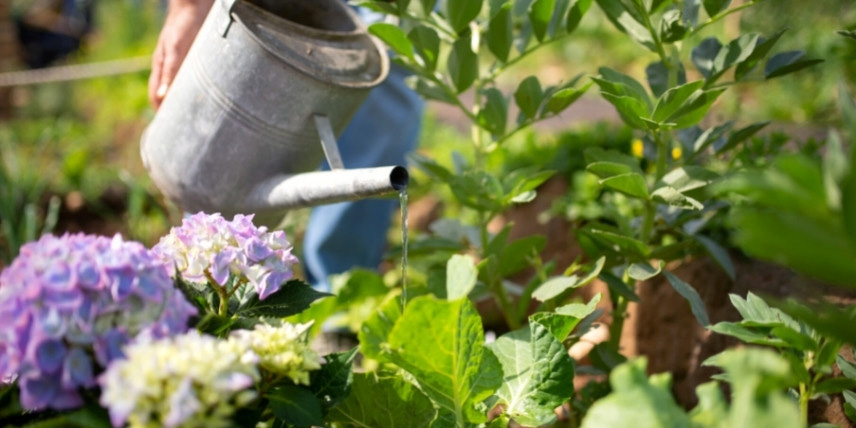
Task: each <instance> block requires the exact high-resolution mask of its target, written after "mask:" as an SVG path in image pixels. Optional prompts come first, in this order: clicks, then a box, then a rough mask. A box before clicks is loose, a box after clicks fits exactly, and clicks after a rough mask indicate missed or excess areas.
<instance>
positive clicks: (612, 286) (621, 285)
mask: <svg viewBox="0 0 856 428" xmlns="http://www.w3.org/2000/svg"><path fill="white" fill-rule="evenodd" d="M599 278H600V280H601V281H603V282H605V283H606V285H607V287H609V292H610V293H615V294H617V295H619V296H621V297H624V298H625V299H627V300H629V301H631V302H638V301H639V296H638V295H637V294H636V291H634V290H633V288H632V287H631V286H630V285H628V284H627V283H625V282H624V281H622V280H621V278H618V277H617V276H615V275H613V274H611V273H608V272H601V274H600V276H599Z"/></svg>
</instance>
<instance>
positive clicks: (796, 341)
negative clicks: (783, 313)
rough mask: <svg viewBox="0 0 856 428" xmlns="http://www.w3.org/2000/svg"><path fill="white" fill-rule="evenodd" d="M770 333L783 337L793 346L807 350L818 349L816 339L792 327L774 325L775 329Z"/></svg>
mask: <svg viewBox="0 0 856 428" xmlns="http://www.w3.org/2000/svg"><path fill="white" fill-rule="evenodd" d="M770 334H772V335H773V336H776V337H779V338H781V339H782V340H784V341H785V342H786V343H787V344H788V346H790V347H791V348H794V349H797V350H800V351H806V352H807V351H817V350H818V343H817V341H816V340H814V339H812V338H811V337H809V336H808V335H806V334H803V333H801V332H799V331H796V330H794V329H792V328H790V327H785V326H779V327H773V329H772V330H771V331H770Z"/></svg>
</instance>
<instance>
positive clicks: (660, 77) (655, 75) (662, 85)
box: [645, 61, 687, 97]
mask: <svg viewBox="0 0 856 428" xmlns="http://www.w3.org/2000/svg"><path fill="white" fill-rule="evenodd" d="M673 66H675V65H673ZM676 66H677V67H678V81H677V84H678V85H683V84H685V83H687V72H686V70H685V69H684V65H683V63H679V64H677V65H676ZM645 77H646V78H647V79H648V87H649V88H651V92H652V93H653V94H654V96H655V97H660V96H662V95H663V93H664V92H666V91H667V90H668V89H669V88H671V86H670V84H669V69H668V68H666V66H665V65H664V64H663V61H657V62H652V63H651V64H648V67H645Z"/></svg>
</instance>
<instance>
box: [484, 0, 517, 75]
mask: <svg viewBox="0 0 856 428" xmlns="http://www.w3.org/2000/svg"><path fill="white" fill-rule="evenodd" d="M513 41H514V29H513V27H512V19H511V3H505V4H504V5H503V6H502V7H501V8H500V9H499V11H498V12H497V13H496V15H494V16H493V18H491V19H490V21H489V22H488V25H487V48H488V50H490V52H491V53H492V54H493V55H494V56H495V57H496V58H497V59H498V60H500V61H503V62H505V61H508V54H509V52H511V45H512V42H513Z"/></svg>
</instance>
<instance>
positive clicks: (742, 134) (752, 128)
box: [716, 121, 770, 154]
mask: <svg viewBox="0 0 856 428" xmlns="http://www.w3.org/2000/svg"><path fill="white" fill-rule="evenodd" d="M769 124H770V121H765V122H757V123H753V124H751V125H748V126H746V127H744V128H740V129H738V130H737V131H734V132H732V133H731V134H729V135H728V140H727V141H726V142H725V144H724V145H723V146H722V147H720V148H718V149H717V150H716V153H717V154H720V153H725V152H728V151H729V150H731V149H733V148H735V147H737V145H738V144H740V143H742V142H744V141H746V140H748V139H749V138H750V137H751V136H753V135H755V134H757V133H758V131H760V130H762V129H764V127H765V126H767V125H769Z"/></svg>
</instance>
